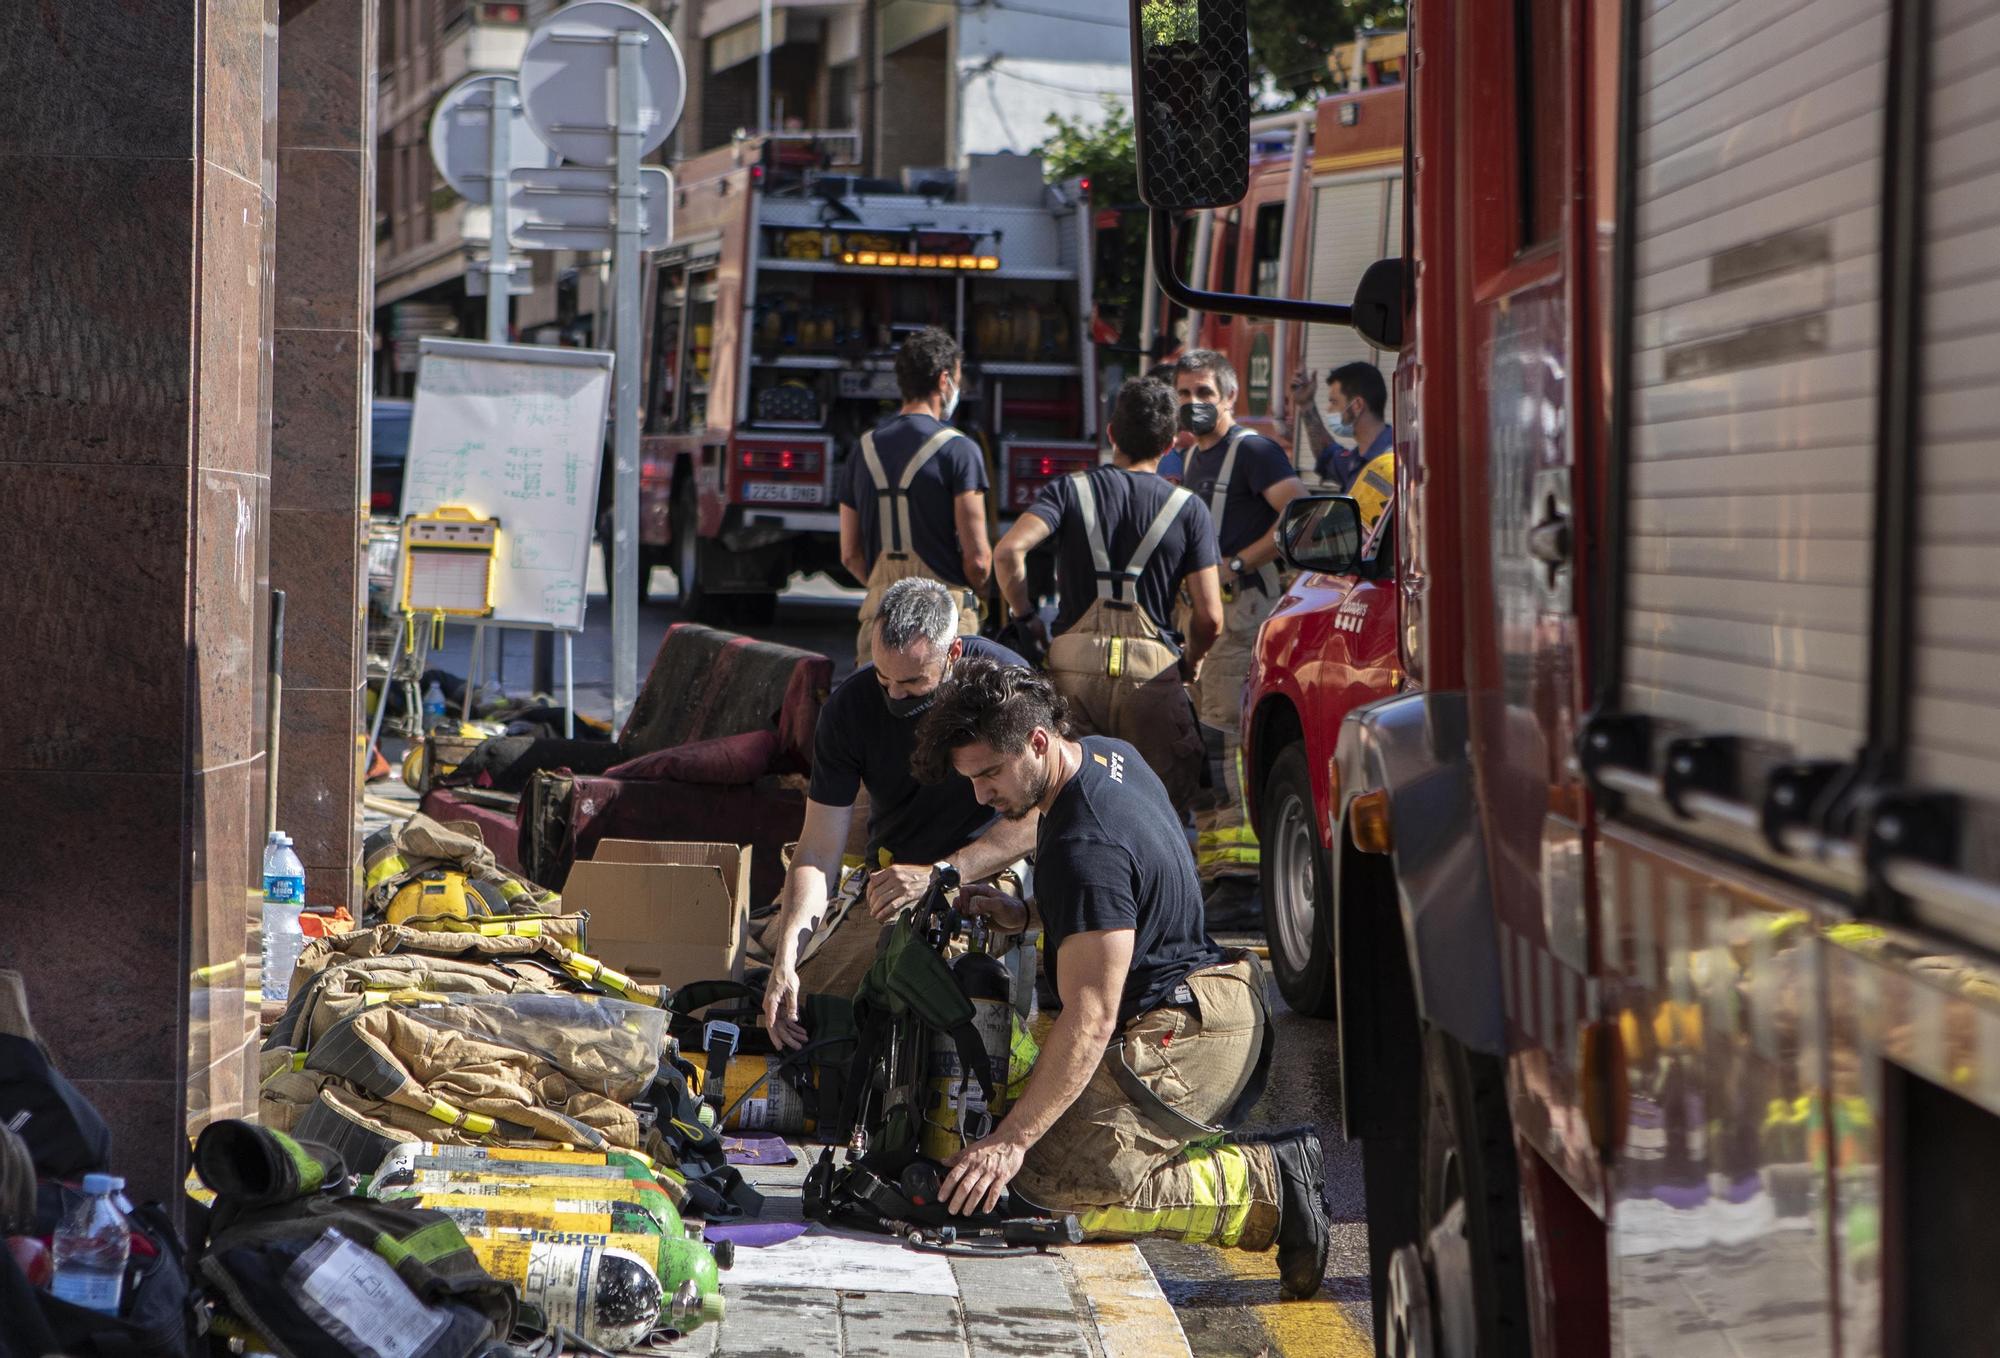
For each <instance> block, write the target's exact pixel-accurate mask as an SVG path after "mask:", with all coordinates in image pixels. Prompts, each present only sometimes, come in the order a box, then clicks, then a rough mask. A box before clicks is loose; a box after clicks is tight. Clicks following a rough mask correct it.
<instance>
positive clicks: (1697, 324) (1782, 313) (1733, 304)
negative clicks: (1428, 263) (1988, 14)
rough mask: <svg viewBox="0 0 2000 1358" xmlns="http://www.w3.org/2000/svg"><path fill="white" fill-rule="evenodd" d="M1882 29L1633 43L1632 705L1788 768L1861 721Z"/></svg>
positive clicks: (1716, 7) (1728, 33) (1853, 25)
mask: <svg viewBox="0 0 2000 1358" xmlns="http://www.w3.org/2000/svg"><path fill="white" fill-rule="evenodd" d="M1887 9H1888V7H1887V4H1886V3H1885V0H1666V2H1665V3H1660V4H1655V5H1652V6H1650V7H1648V11H1647V13H1646V14H1645V16H1644V18H1643V20H1642V29H1641V33H1640V50H1641V52H1642V53H1643V56H1642V58H1641V68H1640V73H1639V79H1640V82H1641V83H1640V88H1639V92H1638V100H1639V103H1638V110H1637V116H1638V123H1637V125H1638V142H1637V156H1638V161H1637V167H1636V168H1637V173H1638V179H1637V185H1636V193H1637V204H1636V207H1637V211H1636V215H1635V219H1634V222H1633V224H1632V229H1633V231H1634V232H1635V268H1634V277H1633V286H1634V289H1635V293H1634V317H1633V324H1634V326H1635V331H1634V334H1633V353H1632V371H1631V373H1630V380H1631V381H1632V383H1633V402H1632V426H1631V437H1630V440H1629V449H1628V455H1629V458H1630V490H1629V494H1630V500H1629V504H1628V509H1629V532H1628V542H1627V557H1626V570H1627V580H1626V584H1627V589H1626V610H1625V616H1624V619H1623V623H1624V628H1623V645H1624V654H1623V662H1624V674H1625V685H1626V705H1627V706H1628V707H1629V708H1630V709H1632V710H1635V711H1638V712H1643V713H1646V714H1648V715H1650V716H1652V717H1655V718H1657V719H1660V720H1662V721H1665V722H1667V723H1671V724H1674V725H1678V726H1683V727H1686V728H1691V729H1692V730H1693V731H1696V732H1700V733H1704V734H1715V735H1725V734H1726V735H1737V736H1743V737H1749V738H1752V739H1757V740H1762V741H1767V742H1772V743H1774V744H1777V745H1780V746H1784V747H1787V748H1788V749H1789V750H1790V751H1791V752H1792V753H1793V754H1794V755H1797V756H1799V757H1810V758H1826V759H1847V758H1851V757H1852V756H1853V754H1854V751H1855V750H1856V748H1858V747H1859V746H1860V744H1861V743H1862V739H1863V732H1864V728H1865V720H1866V718H1865V700H1866V689H1867V679H1868V670H1867V663H1868V643H1867V628H1868V606H1869V597H1870V596H1869V576H1870V568H1871V557H1870V551H1871V539H1872V535H1873V520H1872V511H1873V502H1872V494H1873V489H1874V451H1873V445H1874V434H1875V420H1876V415H1875V397H1874V388H1875V381H1876V378H1875V374H1876V363H1877V351H1878V348H1879V344H1880V339H1879V331H1880V319H1879V316H1878V295H1879V280H1878V277H1877V273H1878V268H1879V265H1878V262H1877V253H1876V252H1877V242H1878V240H1879V236H1880V223H1879V216H1880V207H1879V201H1878V200H1879V197H1880V193H1881V185H1882V174H1883V170H1882V163H1881V161H1882V145H1883V134H1884V116H1883V112H1882V103H1883V97H1882V96H1883V89H1884V85H1885V81H1886V78H1887V73H1886V57H1885V53H1886V49H1887V39H1888V21H1887ZM1988 579H1989V580H1994V579H2000V561H1996V562H1995V567H1994V569H1993V570H1991V571H1990V572H1989V574H1988Z"/></svg>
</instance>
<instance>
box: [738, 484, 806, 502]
mask: <svg viewBox="0 0 2000 1358" xmlns="http://www.w3.org/2000/svg"><path fill="white" fill-rule="evenodd" d="M742 490H743V500H744V503H746V504H779V505H816V504H818V503H819V497H820V488H819V487H818V486H815V485H810V484H806V483H787V482H784V481H746V482H744V483H743V487H742Z"/></svg>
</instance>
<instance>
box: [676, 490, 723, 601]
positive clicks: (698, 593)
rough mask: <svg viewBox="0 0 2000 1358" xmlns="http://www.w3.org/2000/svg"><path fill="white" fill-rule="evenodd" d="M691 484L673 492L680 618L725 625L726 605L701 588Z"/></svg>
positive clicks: (699, 546) (697, 536)
mask: <svg viewBox="0 0 2000 1358" xmlns="http://www.w3.org/2000/svg"><path fill="white" fill-rule="evenodd" d="M698 519H699V516H698V511H697V509H696V505H695V496H694V483H693V481H691V480H690V481H683V482H681V484H680V485H679V486H677V487H675V488H674V511H673V523H674V542H673V547H672V548H671V550H672V552H673V558H674V559H673V566H674V579H675V580H676V581H678V582H679V585H680V591H681V616H683V617H684V618H686V619H687V620H688V621H689V622H706V623H720V622H723V621H725V615H726V612H727V609H726V606H725V601H724V600H723V599H722V598H721V597H720V596H718V595H714V594H711V593H709V592H708V591H707V590H705V589H703V588H702V579H701V574H702V573H701V537H700V533H699V527H698Z"/></svg>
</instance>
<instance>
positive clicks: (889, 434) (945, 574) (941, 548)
mask: <svg viewBox="0 0 2000 1358" xmlns="http://www.w3.org/2000/svg"><path fill="white" fill-rule="evenodd" d="M942 428H944V425H943V424H941V423H939V422H938V421H937V420H934V419H932V418H931V417H930V416H928V415H894V416H891V417H890V418H888V419H886V420H884V421H882V423H880V424H878V425H876V426H875V457H876V459H877V460H878V461H880V462H881V464H882V474H883V476H885V477H887V478H888V481H889V484H890V485H891V486H900V485H901V484H902V483H903V468H905V467H906V466H908V465H909V462H910V459H911V458H913V457H915V456H916V455H917V450H918V449H919V448H921V447H923V446H924V445H925V444H926V443H928V442H930V439H931V436H932V435H934V434H936V433H937V431H938V430H940V429H942ZM985 489H986V459H985V458H984V457H982V456H980V453H979V445H978V444H976V443H974V442H973V441H972V440H971V439H969V438H967V437H966V436H965V435H963V434H960V435H959V436H958V437H957V438H955V439H953V440H951V441H950V442H949V443H947V444H945V445H944V447H942V448H940V449H938V450H937V452H935V453H933V454H932V455H931V460H930V461H929V462H926V463H925V464H924V465H923V469H922V470H920V471H919V472H918V473H917V476H916V479H915V480H914V481H912V482H911V483H910V493H909V495H908V496H907V497H906V498H907V500H908V503H909V506H910V537H911V538H912V539H913V540H912V541H910V542H907V543H905V544H903V550H904V551H906V552H907V551H914V552H916V554H917V556H918V558H919V559H920V560H922V561H923V563H924V564H925V565H926V566H928V567H930V569H931V573H932V574H933V575H935V576H937V578H938V579H940V580H942V581H944V582H945V583H946V584H947V585H963V584H965V583H967V582H966V579H965V563H964V562H963V561H962V560H961V559H960V557H959V550H958V520H957V519H956V518H955V517H954V515H953V502H954V501H956V500H957V499H958V497H959V496H961V495H963V494H965V492H967V491H969V490H985ZM877 498H878V497H877V495H876V491H875V480H874V478H873V477H871V476H869V474H868V459H867V458H865V457H863V456H862V455H861V445H860V444H859V442H857V443H856V444H855V446H854V452H853V453H852V455H850V456H849V457H848V459H847V484H846V485H845V486H843V487H842V488H841V492H840V502H841V503H842V504H844V505H849V506H851V507H852V508H853V509H854V511H855V513H857V514H859V515H860V516H861V543H862V549H863V550H864V551H865V552H866V553H867V554H868V563H869V565H870V566H871V567H872V566H873V565H874V564H875V558H876V557H877V556H879V555H881V553H882V550H883V544H882V513H881V510H880V509H879V508H878V507H877V505H876V500H877ZM879 498H881V499H883V500H888V499H889V497H888V496H886V495H884V496H881V497H879Z"/></svg>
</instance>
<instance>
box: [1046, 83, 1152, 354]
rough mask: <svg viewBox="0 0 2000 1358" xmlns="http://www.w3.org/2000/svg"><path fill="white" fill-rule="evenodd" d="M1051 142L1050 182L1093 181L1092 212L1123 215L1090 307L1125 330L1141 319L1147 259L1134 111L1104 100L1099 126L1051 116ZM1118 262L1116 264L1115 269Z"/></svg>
mask: <svg viewBox="0 0 2000 1358" xmlns="http://www.w3.org/2000/svg"><path fill="white" fill-rule="evenodd" d="M1048 125H1049V129H1050V130H1049V136H1048V140H1046V141H1044V142H1043V143H1042V145H1041V153H1042V167H1043V170H1044V172H1045V173H1046V174H1047V175H1048V177H1049V178H1050V179H1051V180H1064V179H1070V178H1073V177H1076V176H1082V177H1083V178H1086V179H1088V180H1089V181H1090V204H1091V207H1092V208H1093V209H1103V208H1115V209H1119V210H1120V212H1121V216H1120V219H1119V221H1118V224H1117V226H1116V227H1114V228H1112V229H1113V230H1115V231H1117V233H1118V237H1119V244H1118V248H1117V249H1115V250H1111V251H1104V252H1101V253H1100V254H1099V259H1100V261H1102V264H1101V266H1100V267H1099V269H1098V270H1097V274H1096V276H1095V278H1094V279H1093V280H1092V281H1093V284H1094V286H1093V289H1092V294H1093V295H1092V297H1091V301H1092V302H1093V303H1094V304H1095V306H1096V308H1097V312H1098V315H1099V316H1100V317H1101V318H1102V319H1104V320H1105V321H1106V322H1107V323H1108V324H1110V325H1112V326H1114V327H1119V328H1121V329H1122V327H1123V325H1124V322H1125V320H1126V319H1127V318H1136V317H1137V316H1138V314H1139V288H1140V285H1141V282H1142V280H1143V278H1144V274H1143V272H1142V270H1143V269H1144V266H1145V255H1146V214H1145V213H1144V212H1143V211H1141V210H1139V165H1138V159H1137V143H1136V141H1135V139H1134V134H1133V130H1132V110H1131V108H1130V107H1128V106H1127V104H1126V103H1125V102H1124V101H1123V100H1120V99H1118V98H1116V97H1115V96H1112V95H1106V96H1105V98H1104V111H1103V115H1102V116H1101V117H1100V118H1098V119H1097V120H1096V121H1092V122H1087V121H1083V120H1081V119H1071V118H1065V117H1064V116H1063V115H1062V114H1060V113H1051V114H1050V115H1049V116H1048ZM1113 261H1115V263H1113Z"/></svg>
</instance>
